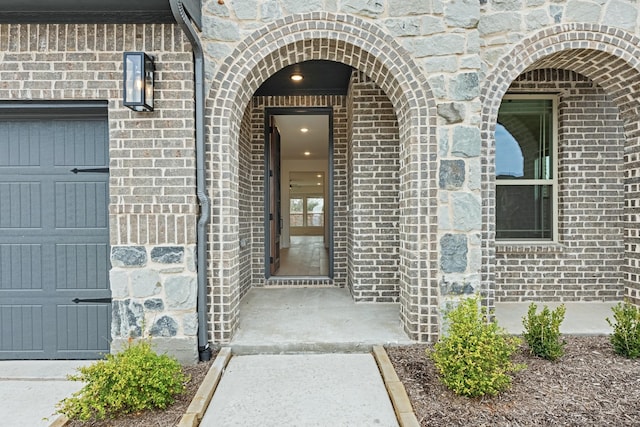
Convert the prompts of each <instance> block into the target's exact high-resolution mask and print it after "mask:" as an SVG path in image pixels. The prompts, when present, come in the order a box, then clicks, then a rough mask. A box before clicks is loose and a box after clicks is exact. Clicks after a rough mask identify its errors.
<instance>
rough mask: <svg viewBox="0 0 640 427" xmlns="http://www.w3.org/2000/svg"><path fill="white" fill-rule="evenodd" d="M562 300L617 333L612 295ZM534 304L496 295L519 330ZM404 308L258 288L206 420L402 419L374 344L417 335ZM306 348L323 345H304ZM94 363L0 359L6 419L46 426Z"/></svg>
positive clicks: (338, 295)
mask: <svg viewBox="0 0 640 427" xmlns="http://www.w3.org/2000/svg"><path fill="white" fill-rule="evenodd" d="M543 305H544V304H542V303H538V309H539V310H540V309H542V307H543ZM548 305H549V307H550V308H554V307H556V306H557V305H559V304H554V303H549V304H548ZM565 305H566V307H567V314H566V318H565V321H564V322H563V324H562V327H561V331H562V332H563V333H565V334H575V335H585V334H589V335H600V334H609V333H611V328H610V326H609V325H608V324H607V323H606V320H605V319H606V318H607V317H610V318H611V317H612V316H613V313H612V311H611V307H612V306H614V305H615V303H566V304H565ZM528 306H529V303H498V304H496V317H497V319H498V324H499V325H500V326H502V327H504V328H506V330H507V332H509V333H513V334H520V333H522V317H523V316H524V315H525V314H526V312H527V308H528ZM398 310H399V305H398V304H355V303H353V301H352V300H351V297H350V295H349V293H348V292H347V291H346V290H344V289H338V288H303V289H301V288H288V289H285V288H275V289H273V288H269V289H267V288H256V289H252V290H251V291H250V292H249V293H248V294H247V295H246V296H245V298H243V300H242V301H241V303H240V321H239V329H238V331H237V333H236V335H235V337H234V339H233V341H232V342H231V347H232V350H233V352H234V354H235V356H234V357H233V358H232V359H231V361H230V362H229V365H228V367H227V370H226V371H225V374H224V375H223V377H222V380H221V382H220V385H219V389H218V391H217V392H216V393H215V395H214V398H213V400H212V402H211V405H210V407H209V409H208V412H207V414H206V417H205V422H203V424H202V425H203V426H216V425H225V426H232V425H243V426H251V425H260V426H268V425H297V426H325V425H332V426H340V425H345V426H346V425H349V426H361V425H367V426H368V425H380V426H386V425H396V424H395V423H396V421H395V417H393V409H392V408H391V404H390V403H389V398H388V397H387V395H386V392H385V388H384V385H383V383H382V380H381V378H380V374H379V372H378V369H377V367H376V364H375V362H374V360H373V358H372V356H371V355H370V354H369V350H370V348H371V346H372V345H374V344H396V345H398V344H410V343H411V342H412V341H411V340H409V339H408V338H407V336H406V335H405V333H404V332H403V330H402V327H401V324H400V320H399V311H398ZM309 352H314V353H327V354H299V353H309ZM348 352H351V353H350V354H340V353H348ZM247 353H249V354H251V355H246V356H243V355H242V354H247ZM260 353H271V354H270V355H269V354H266V355H258V354H260ZM286 353H298V354H286ZM88 363H91V362H90V361H0V402H1V404H0V425H2V426H4V425H6V426H11V427H22V426H25V427H26V426H28V427H32V426H35V427H38V426H48V425H49V424H50V422H51V421H52V420H53V419H55V418H56V416H55V415H54V412H55V404H56V403H57V402H58V401H60V400H61V399H63V398H64V397H67V396H69V395H71V394H72V393H73V392H74V391H76V390H79V389H80V387H81V384H79V383H74V382H69V381H66V376H67V375H68V374H71V373H75V371H76V368H77V367H78V366H80V365H82V364H88ZM47 418H48V420H47Z"/></svg>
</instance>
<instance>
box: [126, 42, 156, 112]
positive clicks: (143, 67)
mask: <svg viewBox="0 0 640 427" xmlns="http://www.w3.org/2000/svg"><path fill="white" fill-rule="evenodd" d="M123 63H124V93H123V97H122V99H123V104H124V106H125V107H128V108H131V109H132V110H133V111H153V84H154V78H153V76H154V72H155V65H154V64H153V59H152V58H151V57H150V56H149V55H147V54H146V53H144V52H125V53H124V59H123Z"/></svg>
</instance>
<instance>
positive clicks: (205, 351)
mask: <svg viewBox="0 0 640 427" xmlns="http://www.w3.org/2000/svg"><path fill="white" fill-rule="evenodd" d="M169 3H170V4H171V11H172V12H173V16H174V17H175V19H176V22H177V23H178V25H179V26H180V28H182V31H184V33H185V34H186V36H187V38H188V39H189V42H190V43H191V47H192V49H193V58H194V74H195V76H194V80H195V81H194V92H195V101H196V110H195V117H194V122H195V127H196V194H197V196H198V202H199V203H200V216H199V218H198V226H197V237H196V239H197V241H196V253H197V270H198V303H197V307H198V357H199V359H200V361H207V360H210V359H211V347H210V345H209V337H208V332H207V274H206V272H207V252H206V251H207V245H206V243H207V230H206V228H207V224H208V223H209V219H210V216H211V201H210V200H209V196H208V195H207V191H206V181H205V170H204V152H205V150H204V55H203V52H202V44H201V43H200V39H199V38H198V35H197V33H196V29H195V28H194V26H193V23H192V21H191V19H190V18H189V16H188V15H187V13H186V11H185V8H184V4H183V0H169Z"/></svg>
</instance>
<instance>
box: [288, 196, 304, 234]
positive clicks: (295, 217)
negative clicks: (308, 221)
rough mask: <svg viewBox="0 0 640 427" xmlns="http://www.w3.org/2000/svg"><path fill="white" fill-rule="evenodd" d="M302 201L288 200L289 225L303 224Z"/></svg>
mask: <svg viewBox="0 0 640 427" xmlns="http://www.w3.org/2000/svg"><path fill="white" fill-rule="evenodd" d="M303 221H304V214H303V202H302V199H294V198H292V199H290V200H289V225H290V226H291V227H303V226H304V223H303Z"/></svg>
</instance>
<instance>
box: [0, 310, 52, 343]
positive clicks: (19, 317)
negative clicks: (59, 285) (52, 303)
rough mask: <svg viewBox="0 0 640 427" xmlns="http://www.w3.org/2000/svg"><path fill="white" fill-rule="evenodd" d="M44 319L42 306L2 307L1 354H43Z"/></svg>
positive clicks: (0, 317)
mask: <svg viewBox="0 0 640 427" xmlns="http://www.w3.org/2000/svg"><path fill="white" fill-rule="evenodd" d="M43 319H44V317H43V307H42V305H0V321H1V322H2V334H1V335H0V352H12V353H13V352H37V353H42V352H43V350H44V340H43V330H44V324H43ZM6 331H11V333H6Z"/></svg>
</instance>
